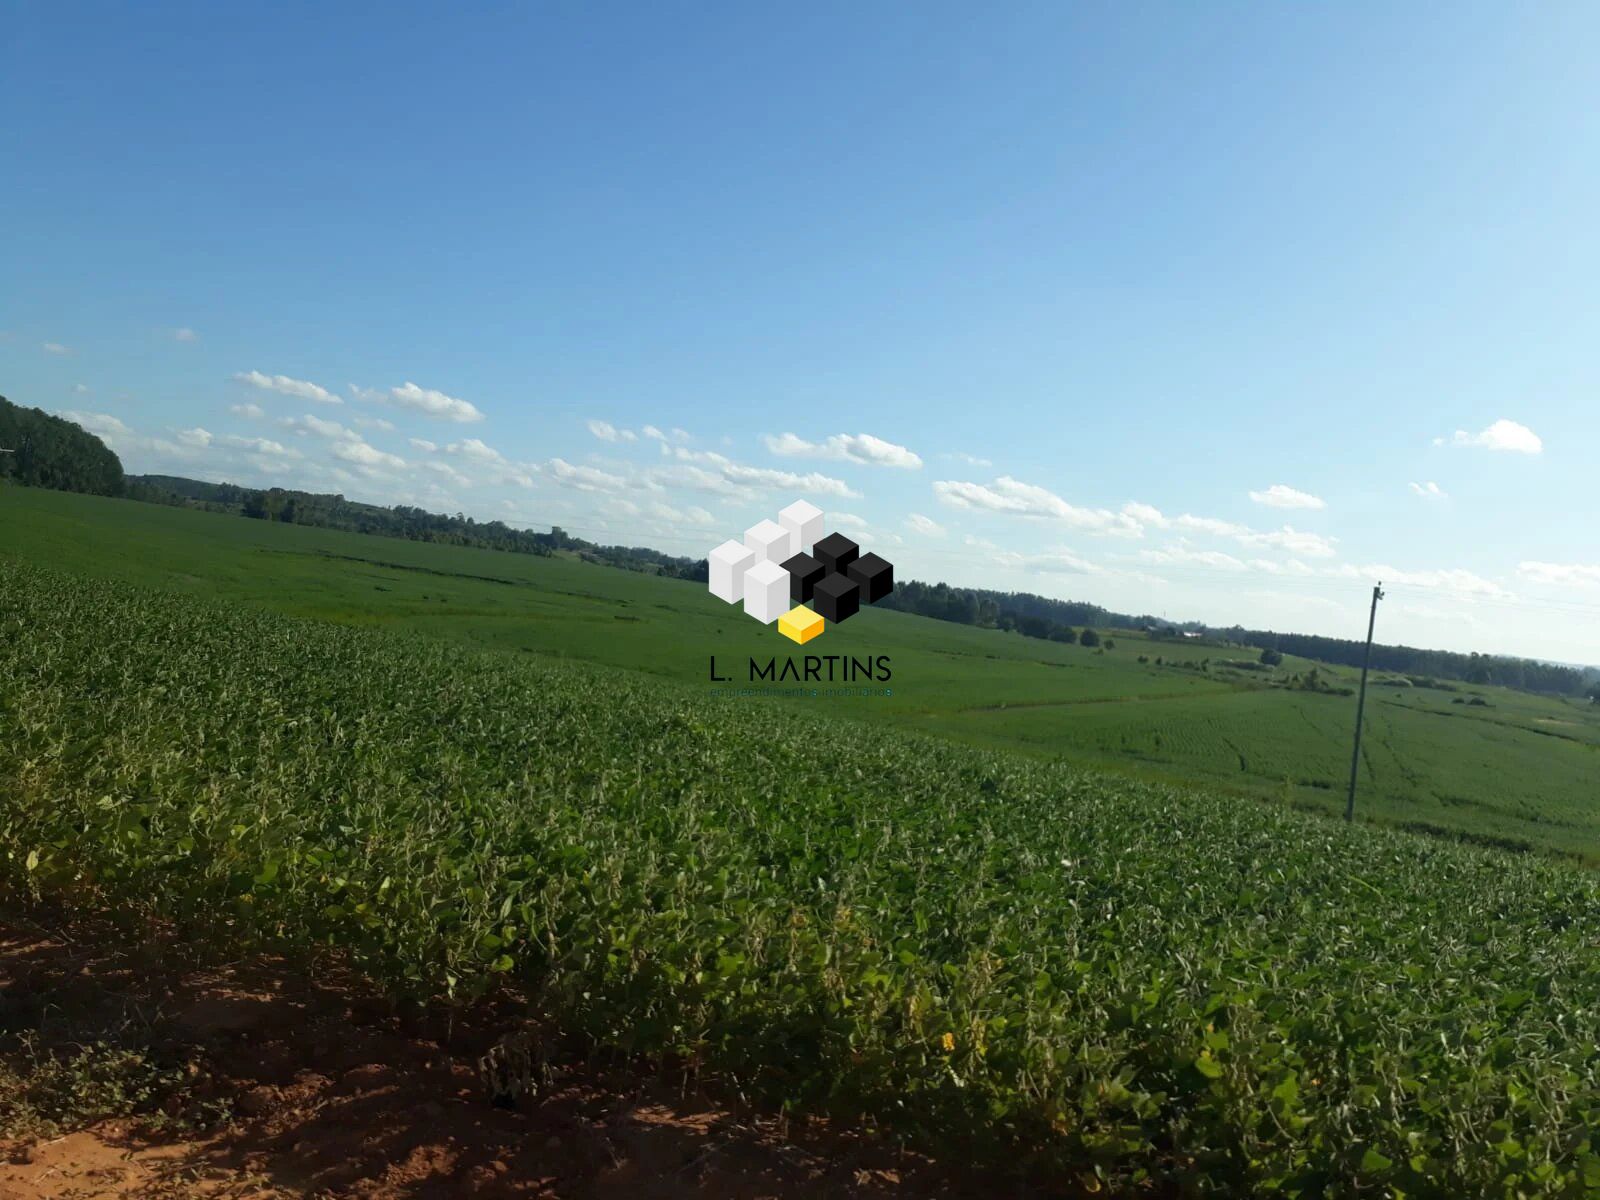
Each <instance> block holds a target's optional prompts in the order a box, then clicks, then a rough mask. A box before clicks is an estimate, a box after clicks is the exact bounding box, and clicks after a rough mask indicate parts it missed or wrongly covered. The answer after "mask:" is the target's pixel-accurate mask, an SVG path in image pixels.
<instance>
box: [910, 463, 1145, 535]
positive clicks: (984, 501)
mask: <svg viewBox="0 0 1600 1200" xmlns="http://www.w3.org/2000/svg"><path fill="white" fill-rule="evenodd" d="M933 491H934V494H935V495H936V496H938V497H939V500H940V502H941V503H944V504H947V505H949V506H950V507H952V508H962V509H974V510H983V511H987V512H996V513H1010V514H1014V515H1016V516H1021V517H1038V518H1043V519H1046V520H1055V521H1061V522H1063V523H1064V524H1066V525H1069V526H1071V527H1072V528H1074V529H1083V530H1087V531H1088V532H1090V533H1100V534H1107V535H1111V536H1116V537H1139V536H1141V535H1142V534H1143V532H1144V531H1143V529H1142V528H1141V526H1140V524H1139V522H1138V521H1136V520H1135V519H1134V518H1132V517H1131V516H1129V515H1128V514H1126V513H1115V512H1112V511H1110V510H1109V509H1104V508H1080V507H1078V506H1077V505H1075V504H1069V503H1067V501H1065V500H1063V499H1062V498H1061V497H1060V496H1058V495H1056V494H1055V493H1054V492H1052V491H1049V490H1048V489H1046V488H1042V487H1038V486H1036V485H1034V484H1031V483H1023V482H1022V481H1021V480H1018V479H1013V478H1012V477H1011V476H1009V475H1002V476H1001V477H1000V478H999V479H996V480H995V481H994V482H993V483H991V484H989V485H987V486H985V485H984V484H981V483H967V482H963V481H960V480H954V479H944V480H940V481H939V482H937V483H935V484H934V485H933Z"/></svg>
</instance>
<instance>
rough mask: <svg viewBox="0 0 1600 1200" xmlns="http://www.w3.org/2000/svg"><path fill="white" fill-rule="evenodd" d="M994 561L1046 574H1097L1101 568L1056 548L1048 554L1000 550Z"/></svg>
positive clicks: (1003, 565)
mask: <svg viewBox="0 0 1600 1200" xmlns="http://www.w3.org/2000/svg"><path fill="white" fill-rule="evenodd" d="M995 562H996V563H998V564H999V565H1000V566H1002V567H1020V568H1021V569H1022V570H1024V571H1038V572H1040V573H1043V574H1048V575H1098V574H1100V572H1101V570H1102V568H1101V567H1099V566H1096V565H1095V564H1094V563H1092V562H1090V561H1089V560H1088V559H1084V558H1079V557H1078V556H1077V555H1076V554H1072V553H1070V552H1069V551H1066V550H1056V551H1052V552H1050V553H1048V554H1017V553H1015V552H1013V551H1009V550H1002V551H1001V552H1000V553H999V554H997V555H995Z"/></svg>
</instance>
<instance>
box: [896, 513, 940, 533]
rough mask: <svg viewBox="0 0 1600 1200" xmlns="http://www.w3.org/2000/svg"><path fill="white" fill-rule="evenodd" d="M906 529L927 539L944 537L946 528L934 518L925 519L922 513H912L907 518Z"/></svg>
mask: <svg viewBox="0 0 1600 1200" xmlns="http://www.w3.org/2000/svg"><path fill="white" fill-rule="evenodd" d="M906 527H907V528H909V529H910V530H911V531H912V532H913V533H920V534H924V535H926V536H927V537H943V536H944V535H945V528H944V526H943V525H941V524H939V522H937V521H935V520H934V519H933V518H932V517H925V516H923V515H922V514H921V513H912V514H911V515H910V516H909V517H907V518H906Z"/></svg>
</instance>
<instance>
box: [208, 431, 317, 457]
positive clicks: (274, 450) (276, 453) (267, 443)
mask: <svg viewBox="0 0 1600 1200" xmlns="http://www.w3.org/2000/svg"><path fill="white" fill-rule="evenodd" d="M215 440H216V444H217V445H219V446H227V447H228V448H229V449H232V450H248V451H249V452H250V453H252V454H264V455H267V456H269V457H272V458H299V457H300V455H299V453H298V452H297V451H294V450H290V449H289V448H288V447H287V446H285V445H283V444H282V443H281V442H274V441H271V440H269V439H267V438H258V437H239V436H238V435H237V434H231V433H230V434H223V435H222V436H221V437H218V438H216V439H215Z"/></svg>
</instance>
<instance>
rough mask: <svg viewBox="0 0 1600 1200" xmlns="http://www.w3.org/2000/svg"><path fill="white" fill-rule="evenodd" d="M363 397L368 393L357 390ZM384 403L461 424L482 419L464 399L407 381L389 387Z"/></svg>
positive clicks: (479, 413) (480, 414) (481, 415)
mask: <svg viewBox="0 0 1600 1200" xmlns="http://www.w3.org/2000/svg"><path fill="white" fill-rule="evenodd" d="M357 394H358V395H360V396H362V397H363V398H365V397H366V396H367V395H368V394H369V393H366V392H361V391H358V392H357ZM384 403H387V404H392V405H394V406H395V407H396V408H406V409H410V410H412V411H413V412H420V413H425V414H426V415H428V416H430V417H438V418H440V419H441V420H444V421H459V422H461V423H462V424H471V423H472V422H474V421H481V420H483V414H482V413H481V412H479V411H478V410H477V409H476V408H475V407H473V405H471V404H469V403H468V402H467V401H465V400H460V399H457V398H456V397H455V396H447V395H445V394H444V393H443V392H437V391H434V390H433V389H432V388H425V387H418V386H417V385H416V384H414V383H411V382H410V381H407V382H406V383H403V384H401V385H400V386H399V387H397V388H390V389H389V395H388V397H387V398H386V399H385V401H384Z"/></svg>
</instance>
